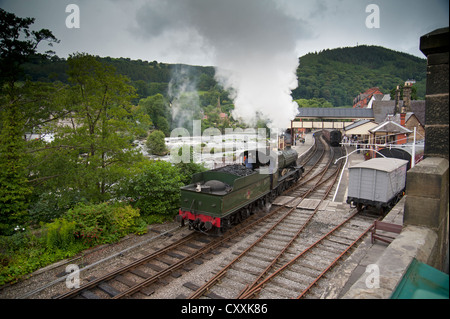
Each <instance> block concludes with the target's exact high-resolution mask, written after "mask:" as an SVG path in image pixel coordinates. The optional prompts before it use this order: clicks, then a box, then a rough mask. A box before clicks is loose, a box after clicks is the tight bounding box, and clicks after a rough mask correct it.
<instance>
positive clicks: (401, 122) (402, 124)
mask: <svg viewBox="0 0 450 319" xmlns="http://www.w3.org/2000/svg"><path fill="white" fill-rule="evenodd" d="M405 122H406V113H404V112H402V113H400V125H401V126H403V127H404V126H405Z"/></svg>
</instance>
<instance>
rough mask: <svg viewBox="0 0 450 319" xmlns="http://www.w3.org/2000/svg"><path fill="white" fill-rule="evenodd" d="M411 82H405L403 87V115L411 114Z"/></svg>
mask: <svg viewBox="0 0 450 319" xmlns="http://www.w3.org/2000/svg"><path fill="white" fill-rule="evenodd" d="M411 92H412V86H411V82H409V81H408V82H405V86H404V87H403V110H402V113H406V112H411Z"/></svg>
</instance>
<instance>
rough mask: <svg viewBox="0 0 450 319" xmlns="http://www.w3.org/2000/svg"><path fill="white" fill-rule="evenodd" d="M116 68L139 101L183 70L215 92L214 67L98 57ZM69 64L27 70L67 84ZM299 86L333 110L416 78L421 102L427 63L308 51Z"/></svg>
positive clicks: (368, 49)
mask: <svg viewBox="0 0 450 319" xmlns="http://www.w3.org/2000/svg"><path fill="white" fill-rule="evenodd" d="M100 60H101V61H102V62H106V63H108V64H111V65H113V66H114V67H115V68H116V70H117V72H118V73H121V74H123V75H126V76H128V77H129V78H130V79H131V81H132V84H133V85H134V86H135V87H136V89H137V92H138V95H139V98H145V97H147V96H151V95H154V94H157V93H162V94H164V95H166V94H167V88H168V83H169V82H170V80H171V77H172V75H173V74H174V72H178V73H180V72H184V77H186V76H187V77H189V78H191V79H192V80H193V81H194V82H195V83H196V85H197V89H198V90H200V91H209V90H214V89H215V86H216V84H217V83H216V82H215V80H214V68H213V67H202V66H187V65H181V64H165V63H158V62H156V61H152V62H147V61H141V60H130V59H128V58H119V59H117V58H110V57H106V58H100ZM66 68H67V66H66V61H65V60H64V59H60V58H58V57H53V58H52V59H51V60H46V61H41V60H39V59H35V61H34V62H33V63H30V64H28V65H27V67H26V73H27V75H28V77H29V78H30V79H31V80H40V81H48V80H60V81H62V82H66V81H67V75H66V73H65V71H66ZM297 76H298V82H299V86H298V88H297V89H295V90H294V91H293V92H292V96H293V98H294V99H295V100H297V99H313V98H316V99H319V98H320V99H325V100H326V101H328V102H331V104H332V105H333V106H351V105H352V104H353V99H354V98H355V97H356V96H357V95H358V94H359V93H362V92H364V91H366V90H367V89H369V88H371V87H379V88H380V90H381V91H382V92H384V93H389V91H390V90H391V89H393V88H395V87H396V86H397V85H401V84H403V83H404V82H405V81H406V80H410V79H414V80H416V84H415V87H416V89H417V96H418V98H419V99H424V98H425V84H426V59H421V58H418V57H415V56H412V55H409V54H406V53H401V52H397V51H393V50H389V49H386V48H383V47H379V46H365V45H362V46H357V47H347V48H338V49H329V50H324V51H321V52H319V53H309V54H307V55H304V56H302V57H301V58H300V65H299V67H298V69H297Z"/></svg>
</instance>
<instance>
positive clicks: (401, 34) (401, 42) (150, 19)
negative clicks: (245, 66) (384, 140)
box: [0, 0, 449, 65]
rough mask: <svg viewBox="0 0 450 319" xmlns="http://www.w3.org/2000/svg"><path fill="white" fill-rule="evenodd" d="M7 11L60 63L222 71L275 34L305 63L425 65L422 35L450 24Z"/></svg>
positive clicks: (294, 12)
mask: <svg viewBox="0 0 450 319" xmlns="http://www.w3.org/2000/svg"><path fill="white" fill-rule="evenodd" d="M69 4H76V5H78V7H79V9H80V14H79V16H80V28H71V29H69V28H67V27H66V18H67V17H68V16H69V15H70V13H66V7H67V6H68V5H69ZM369 4H376V5H377V6H378V8H379V28H368V27H367V26H366V19H367V18H368V16H369V15H376V12H374V11H370V12H366V7H367V6H368V5H369ZM0 7H1V8H3V9H5V10H6V11H9V12H13V13H15V14H16V15H17V16H20V17H34V18H36V22H35V24H34V26H33V28H36V29H40V28H47V29H50V30H51V31H52V32H53V33H54V35H55V36H56V37H57V38H58V39H60V40H61V42H60V44H56V45H55V46H54V48H53V50H55V51H56V53H57V55H58V56H61V57H67V56H68V55H69V54H71V53H74V52H77V51H78V52H88V53H91V54H95V55H100V56H111V57H128V58H131V59H141V60H147V61H153V60H157V61H158V62H167V63H175V62H180V63H188V64H196V65H216V63H217V55H218V54H219V52H218V50H221V49H222V47H221V46H218V45H217V44H218V43H219V42H220V43H221V44H223V43H224V42H227V41H228V42H229V43H232V41H233V37H235V36H237V37H239V36H241V35H242V36H244V38H243V39H244V40H245V41H246V42H245V44H242V43H243V42H242V41H239V42H237V43H236V45H240V46H243V47H242V48H240V49H239V48H236V47H235V48H234V49H236V50H237V51H239V52H240V51H242V52H250V51H252V50H255V51H256V50H261V49H262V47H261V46H259V45H258V41H259V40H261V41H267V40H265V38H263V37H260V38H258V36H257V34H258V30H259V29H260V30H262V32H264V33H265V34H267V33H268V32H269V33H270V32H272V31H273V33H274V36H269V37H268V38H267V39H268V40H270V41H273V43H272V45H273V46H277V45H279V43H278V41H277V39H278V38H281V39H282V40H287V39H289V41H291V42H292V45H293V50H295V52H296V54H297V55H298V56H302V55H304V54H306V53H308V52H314V51H320V50H323V49H326V48H336V47H345V46H355V45H357V44H360V45H361V44H367V45H380V46H384V47H386V48H390V49H393V50H397V51H402V52H407V53H410V54H413V55H416V56H419V57H423V58H424V56H423V55H422V53H421V52H420V50H419V38H420V36H422V35H424V34H426V33H428V32H431V31H433V30H435V29H437V28H441V27H445V26H448V25H449V19H448V16H449V4H448V1H447V0H425V1H424V0H273V1H272V0H239V1H235V0H165V1H164V0H127V1H125V0H94V1H92V0H91V1H89V0H33V1H31V0H0ZM274 12H276V14H275V15H274V14H273V13H274ZM280 21H283V22H280ZM371 22H372V23H374V22H375V20H371ZM262 24H264V26H263V25H262ZM280 24H281V26H280ZM259 27H261V28H259ZM216 29H217V30H216ZM244 29H245V30H246V31H247V32H244V33H243V34H242V30H244ZM286 30H288V31H286ZM219 31H220V32H219ZM285 33H289V35H288V36H287V35H286V34H285ZM253 35H255V37H253ZM284 37H286V39H284ZM255 39H256V40H255ZM241 40H242V39H241ZM282 40H280V43H281V42H282ZM266 44H267V43H266ZM45 49H47V48H45ZM290 49H291V48H290ZM232 52H234V51H232Z"/></svg>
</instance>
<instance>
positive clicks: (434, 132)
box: [420, 27, 449, 160]
mask: <svg viewBox="0 0 450 319" xmlns="http://www.w3.org/2000/svg"><path fill="white" fill-rule="evenodd" d="M420 50H421V51H422V52H423V54H425V55H426V57H427V89H426V96H425V101H426V108H425V139H426V142H425V157H427V156H437V157H444V158H446V159H447V160H448V158H449V138H448V136H449V110H448V109H449V80H448V78H449V66H448V61H449V28H448V27H447V28H442V29H437V30H435V31H433V32H430V33H428V34H425V35H424V36H422V37H421V38H420Z"/></svg>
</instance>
